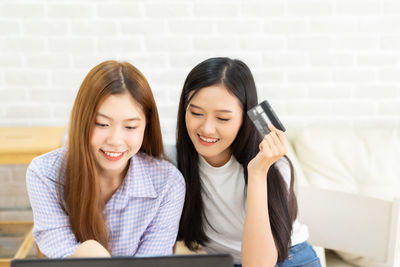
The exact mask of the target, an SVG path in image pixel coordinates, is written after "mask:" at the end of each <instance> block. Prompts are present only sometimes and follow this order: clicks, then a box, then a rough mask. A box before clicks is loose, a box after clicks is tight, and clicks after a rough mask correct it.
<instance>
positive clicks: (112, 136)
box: [107, 127, 124, 146]
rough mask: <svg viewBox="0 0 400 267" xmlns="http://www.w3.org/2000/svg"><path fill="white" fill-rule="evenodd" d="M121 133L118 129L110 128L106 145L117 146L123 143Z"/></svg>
mask: <svg viewBox="0 0 400 267" xmlns="http://www.w3.org/2000/svg"><path fill="white" fill-rule="evenodd" d="M123 139H124V137H123V131H122V129H120V127H112V129H111V131H110V133H109V135H108V137H107V144H108V145H112V146H119V145H121V144H122V142H123Z"/></svg>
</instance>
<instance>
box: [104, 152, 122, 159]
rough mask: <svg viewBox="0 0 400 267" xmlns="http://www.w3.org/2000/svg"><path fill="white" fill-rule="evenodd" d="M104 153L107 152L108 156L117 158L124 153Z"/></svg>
mask: <svg viewBox="0 0 400 267" xmlns="http://www.w3.org/2000/svg"><path fill="white" fill-rule="evenodd" d="M104 154H106V155H107V156H109V157H112V158H116V157H119V156H121V155H122V153H111V152H106V151H104Z"/></svg>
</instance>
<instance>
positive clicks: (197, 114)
mask: <svg viewBox="0 0 400 267" xmlns="http://www.w3.org/2000/svg"><path fill="white" fill-rule="evenodd" d="M190 113H192V115H193V116H201V113H196V112H193V111H191V112H190Z"/></svg>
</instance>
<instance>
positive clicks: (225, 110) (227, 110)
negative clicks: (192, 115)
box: [189, 104, 232, 113]
mask: <svg viewBox="0 0 400 267" xmlns="http://www.w3.org/2000/svg"><path fill="white" fill-rule="evenodd" d="M189 107H193V108H198V109H201V110H203V109H202V108H201V107H199V106H197V105H194V104H189ZM217 112H225V113H232V111H231V110H229V109H218V110H217Z"/></svg>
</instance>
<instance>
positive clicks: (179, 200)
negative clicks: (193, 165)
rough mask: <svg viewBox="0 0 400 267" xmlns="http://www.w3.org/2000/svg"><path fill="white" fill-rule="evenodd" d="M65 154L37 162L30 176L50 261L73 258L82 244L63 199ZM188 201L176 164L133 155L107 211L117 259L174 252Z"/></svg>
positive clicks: (37, 230)
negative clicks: (185, 201) (65, 208)
mask: <svg viewBox="0 0 400 267" xmlns="http://www.w3.org/2000/svg"><path fill="white" fill-rule="evenodd" d="M66 152H67V149H66V148H60V149H57V150H54V151H52V152H49V153H47V154H44V155H42V156H39V157H37V158H35V159H34V160H33V161H32V163H31V164H30V165H29V167H28V170H27V174H26V182H27V190H28V194H29V198H30V201H31V205H32V210H33V217H34V230H33V236H34V238H35V241H36V243H37V244H38V246H39V248H40V250H41V251H42V252H43V253H44V254H45V255H46V256H48V257H50V258H59V257H66V256H68V255H71V254H72V253H74V251H75V249H76V248H77V247H78V246H79V244H80V243H79V242H78V241H77V240H76V237H75V235H74V234H73V232H72V230H71V227H70V223H69V218H68V216H67V214H66V213H65V212H64V211H63V209H62V207H61V205H60V202H59V197H58V196H59V194H58V184H59V182H60V181H61V182H62V181H63V179H64V175H61V176H60V168H61V166H62V160H63V158H64V157H65V155H66ZM62 173H64V170H62ZM184 198H185V182H184V179H183V177H182V174H181V173H180V172H179V171H178V170H177V169H176V168H175V167H174V166H173V165H172V164H171V163H169V162H167V161H165V160H159V159H155V158H153V157H150V156H148V155H146V154H144V153H138V154H136V155H134V156H133V157H132V158H131V160H130V165H129V170H128V172H127V174H126V177H125V179H124V182H123V183H122V184H121V186H120V187H119V188H118V189H117V191H116V192H115V193H114V194H113V195H112V197H111V199H110V200H109V201H108V202H107V204H106V206H105V208H104V215H105V221H106V225H107V228H108V237H109V239H108V240H109V247H110V250H111V253H112V255H113V256H133V255H165V254H171V253H172V247H173V245H174V243H175V239H176V236H177V232H178V225H179V220H180V216H181V212H182V208H183V202H184Z"/></svg>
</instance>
